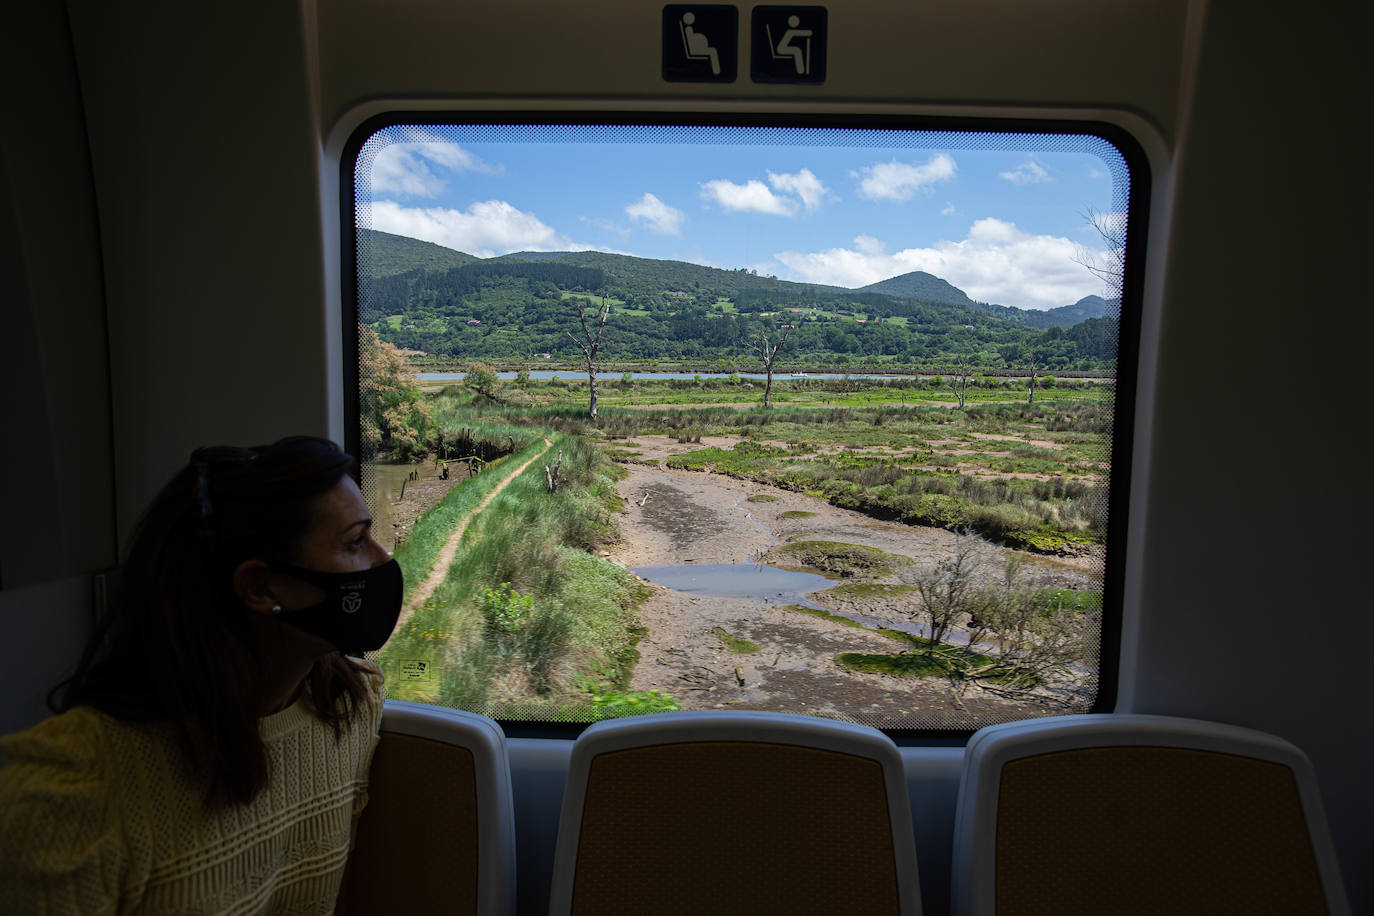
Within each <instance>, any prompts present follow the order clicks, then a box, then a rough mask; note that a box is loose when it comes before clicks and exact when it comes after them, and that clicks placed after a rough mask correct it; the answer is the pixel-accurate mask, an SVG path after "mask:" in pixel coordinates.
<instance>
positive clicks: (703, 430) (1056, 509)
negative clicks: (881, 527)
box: [434, 379, 1113, 554]
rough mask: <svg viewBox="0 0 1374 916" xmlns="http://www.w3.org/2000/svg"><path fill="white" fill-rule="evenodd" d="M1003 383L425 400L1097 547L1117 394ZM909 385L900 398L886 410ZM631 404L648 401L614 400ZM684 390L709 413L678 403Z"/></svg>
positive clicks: (807, 384)
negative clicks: (591, 400)
mask: <svg viewBox="0 0 1374 916" xmlns="http://www.w3.org/2000/svg"><path fill="white" fill-rule="evenodd" d="M1013 383H1014V382H1012V383H1009V382H1006V381H1002V380H986V381H985V383H983V384H982V385H980V386H979V387H974V388H970V397H969V401H968V404H967V406H966V407H965V408H963V409H958V408H955V407H951V406H949V405H948V404H947V403H945V402H943V401H940V400H939V398H941V397H944V396H945V395H944V394H942V393H941V389H939V388H938V387H935V385H934V380H932V384H931V385H930V386H928V387H923V386H917V387H914V388H905V387H901V386H900V385H897V384H888V383H885V382H883V381H857V380H851V381H846V380H810V379H806V380H797V381H793V382H788V383H786V384H784V385H779V386H775V389H780V390H782V391H784V392H786V393H788V396H789V398H790V399H788V400H783V401H781V402H780V404H779V406H776V407H774V408H773V409H770V410H763V409H761V408H758V407H755V406H752V402H751V401H750V400H749V399H752V398H753V397H754V396H755V395H756V393H757V392H756V390H755V389H753V388H749V387H746V386H747V383H745V382H739V383H735V382H733V381H731V380H730V379H716V380H704V381H703V382H701V383H697V382H693V381H692V380H682V381H657V382H641V381H635V382H632V383H625V382H621V381H620V380H615V381H610V382H603V384H601V385H599V386H598V387H599V389H600V391H601V393H602V395H601V400H600V410H599V412H598V417H597V418H596V420H595V421H591V420H589V419H588V418H587V415H586V400H585V379H584V380H583V381H582V383H581V384H580V385H575V384H569V385H566V386H565V385H564V383H562V382H554V383H552V384H551V385H550V384H547V383H545V384H538V383H531V384H530V385H528V386H514V385H511V386H507V387H505V388H504V389H503V390H502V391H501V392H499V393H498V399H499V400H500V401H503V402H504V403H496V402H492V401H491V400H489V399H484V398H474V397H473V396H472V395H471V393H469V392H466V391H464V390H463V389H461V388H460V387H458V386H450V387H448V388H446V389H444V395H443V396H440V397H437V398H435V399H434V405H435V408H434V409H435V415H436V416H439V417H446V418H449V419H448V420H446V422H448V423H449V424H450V425H458V424H461V423H465V422H481V423H484V424H485V423H503V424H506V425H507V426H510V427H518V426H538V427H543V428H551V429H557V430H559V431H560V432H563V433H566V434H569V435H576V436H582V437H586V438H589V439H592V440H596V441H599V442H600V443H601V444H602V445H603V446H604V447H606V448H607V449H608V452H609V454H610V455H612V456H613V457H614V458H615V459H616V460H617V461H623V462H634V461H635V460H636V459H637V457H638V454H639V453H637V452H636V451H635V449H634V448H633V447H629V446H627V445H622V444H620V441H621V440H626V439H631V438H633V437H636V436H644V435H668V436H671V437H674V438H676V439H677V441H678V442H680V443H686V444H696V443H702V447H701V448H698V449H694V450H691V451H688V452H686V453H684V454H681V455H675V456H673V457H671V458H669V459H668V461H667V464H668V466H669V467H676V468H683V469H688V470H701V471H713V472H716V473H721V474H728V475H731V476H734V477H739V478H744V479H749V480H757V481H759V482H761V483H767V484H771V485H774V486H778V487H782V488H785V489H790V490H794V491H799V492H804V493H808V494H811V495H813V496H816V497H818V498H821V499H825V500H827V501H828V502H830V503H832V504H834V505H837V506H841V507H843V508H848V509H854V510H857V511H860V512H864V513H866V514H869V515H872V516H874V517H877V518H883V519H889V520H897V521H902V522H905V523H907V524H912V525H927V526H934V527H940V528H948V529H969V530H972V531H975V532H978V533H980V534H982V535H984V536H986V537H988V538H990V539H993V540H996V541H1000V542H1002V543H1005V544H1007V545H1008V546H1013V547H1018V548H1021V549H1026V550H1031V551H1036V552H1040V553H1052V554H1073V553H1081V552H1082V551H1084V550H1087V549H1091V545H1093V544H1100V543H1102V540H1103V538H1104V537H1105V531H1106V501H1105V498H1104V496H1105V490H1106V483H1107V472H1108V467H1109V457H1110V456H1109V451H1108V442H1109V437H1110V433H1111V422H1112V409H1113V401H1112V399H1111V395H1112V388H1111V386H1110V385H1108V384H1106V383H1102V382H1097V381H1093V382H1086V381H1073V382H1064V383H1056V385H1055V387H1054V388H1051V389H1048V390H1045V389H1043V388H1042V389H1041V393H1040V394H1039V395H1038V396H1037V400H1036V402H1035V403H1033V404H1030V403H1027V402H1026V400H1025V399H1024V397H1023V396H1021V395H1019V394H1014V393H1013V392H1012V390H1011V389H1010V388H1008V387H1006V386H1007V385H1008V384H1013ZM923 385H924V383H923ZM560 386H563V387H560ZM907 391H909V392H911V393H912V394H913V396H912V397H911V398H910V400H909V401H908V403H907V404H906V405H905V406H902V405H901V404H900V403H893V399H894V397H897V396H901V395H902V393H903V392H907ZM550 392H556V393H557V395H556V396H550V395H549V393H550ZM915 395H920V396H921V397H917V396H915ZM1009 395H1014V396H1013V397H1009ZM635 397H643V399H645V400H646V401H653V402H654V404H653V406H649V405H647V404H646V405H644V406H640V407H637V408H633V409H632V408H630V407H627V406H620V407H617V406H616V403H617V401H618V400H623V399H626V398H630V399H632V398H635ZM679 397H690V398H695V399H698V401H699V402H700V403H705V404H713V405H715V406H699V405H698V406H694V405H693V404H691V403H674V400H675V399H677V398H679ZM730 398H735V399H737V400H736V401H735V402H734V403H727V402H728V400H729V399H730ZM739 399H744V400H743V401H742V402H741V401H740V400H739ZM931 399H934V400H935V402H934V403H932V401H931ZM841 400H843V401H847V402H855V403H859V404H863V403H869V404H871V405H873V406H849V405H846V404H844V403H839V401H841ZM479 402H480V403H479ZM879 405H881V406H879ZM713 438H719V439H721V440H727V441H726V442H725V444H718V443H713V442H712V441H711V440H712V439H713Z"/></svg>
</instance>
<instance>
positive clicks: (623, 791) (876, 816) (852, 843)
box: [550, 711, 920, 914]
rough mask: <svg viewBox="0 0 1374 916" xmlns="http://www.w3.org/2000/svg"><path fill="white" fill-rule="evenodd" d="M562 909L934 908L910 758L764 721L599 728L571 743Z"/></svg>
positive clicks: (738, 718)
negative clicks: (915, 817) (912, 797)
mask: <svg viewBox="0 0 1374 916" xmlns="http://www.w3.org/2000/svg"><path fill="white" fill-rule="evenodd" d="M550 912H551V913H556V914H562V913H596V914H603V913H655V914H674V913H684V914H686V913H690V914H700V913H749V914H756V913H844V912H853V913H865V914H881V913H901V914H918V913H919V912H920V886H919V880H918V878H917V873H916V847H915V841H914V839H913V832H912V824H911V812H910V808H909V806H908V801H907V793H906V782H905V779H904V777H903V773H902V764H901V758H900V756H899V755H898V753H897V748H896V746H895V745H894V744H893V743H892V741H891V739H889V738H888V737H887V736H886V735H884V734H882V733H881V732H879V731H877V730H876V729H872V728H868V727H867V726H861V725H851V724H849V723H844V722H836V721H832V720H828V719H817V718H811V717H808V716H796V715H786V714H782V713H764V712H745V711H738V712H734V711H731V712H726V711H710V712H677V713H665V714H659V715H649V716H640V717H636V718H632V719H622V720H618V721H611V722H600V723H597V724H595V725H593V726H591V727H590V728H588V729H587V730H586V731H585V732H583V733H582V735H581V736H580V737H579V738H578V740H577V742H576V743H575V744H574V745H573V751H572V760H571V763H570V768H569V774H568V783H567V789H566V791H565V792H564V796H563V811H562V817H561V820H560V821H559V827H558V846H557V852H556V853H555V856H554V875H553V889H552V895H551V905H550Z"/></svg>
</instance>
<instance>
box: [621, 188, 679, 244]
mask: <svg viewBox="0 0 1374 916" xmlns="http://www.w3.org/2000/svg"><path fill="white" fill-rule="evenodd" d="M625 212H626V213H628V214H629V215H630V218H631V219H637V220H643V221H644V222H646V223H648V224H649V228H650V229H652V230H653V231H655V232H657V233H659V234H660V235H682V223H683V220H685V219H687V214H686V213H683V212H682V211H681V210H678V209H677V208H675V207H670V206H668V205H667V204H665V203H664V202H663V201H661V200H659V199H658V198H657V197H655V196H654V195H652V194H649V193H647V192H645V194H644V196H643V197H641V198H640V199H639V200H638V201H636V202H635V203H632V204H630V205H629V206H628V207H626V208H625Z"/></svg>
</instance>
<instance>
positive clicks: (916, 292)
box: [858, 270, 973, 305]
mask: <svg viewBox="0 0 1374 916" xmlns="http://www.w3.org/2000/svg"><path fill="white" fill-rule="evenodd" d="M858 292H861V293H878V294H880V295H883V296H891V297H892V298H893V299H927V300H930V301H931V302H953V303H956V304H958V305H973V300H972V299H970V298H969V297H968V296H967V295H966V294H965V293H964V291H963V290H962V289H959V288H958V287H957V286H954V285H952V284H950V283H948V282H947V281H945V280H941V279H940V278H939V277H937V276H935V275H934V274H928V273H926V272H925V271H924V270H914V271H912V272H911V273H909V274H902V275H901V276H900V277H890V278H888V279H886V280H883V281H882V282H880V283H872V284H870V285H868V286H865V287H863V288H862V289H859V290H858Z"/></svg>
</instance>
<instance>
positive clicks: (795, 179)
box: [768, 169, 830, 210]
mask: <svg viewBox="0 0 1374 916" xmlns="http://www.w3.org/2000/svg"><path fill="white" fill-rule="evenodd" d="M768 183H769V184H771V185H772V186H773V189H774V190H776V191H782V192H783V193H791V194H795V195H797V196H798V197H800V198H801V202H802V206H803V207H805V208H806V209H807V210H815V209H816V208H817V207H819V206H820V205H821V201H822V200H824V199H825V198H826V196H827V195H828V194H829V193H830V192H829V190H828V189H827V188H826V186H825V184H824V183H823V182H822V181H821V180H820V179H819V178H817V177H816V176H815V174H814V173H812V171H811V170H810V169H802V170H801V171H800V172H797V173H795V174H791V175H789V174H787V173H779V172H769V173H768Z"/></svg>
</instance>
